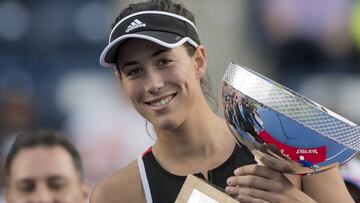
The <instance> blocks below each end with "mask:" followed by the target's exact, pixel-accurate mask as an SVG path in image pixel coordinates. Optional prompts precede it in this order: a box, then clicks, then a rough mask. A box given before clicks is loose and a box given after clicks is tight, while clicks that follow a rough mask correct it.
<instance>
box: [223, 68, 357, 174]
mask: <svg viewBox="0 0 360 203" xmlns="http://www.w3.org/2000/svg"><path fill="white" fill-rule="evenodd" d="M222 99H223V105H224V116H225V119H226V121H227V124H228V126H229V128H230V130H231V131H232V133H233V135H234V137H235V138H236V141H237V143H238V144H241V145H245V146H246V147H247V148H248V149H249V150H250V151H251V152H252V153H253V155H254V157H255V159H256V160H257V162H258V163H260V164H263V165H266V166H269V167H271V168H273V169H277V170H279V171H281V172H284V173H289V174H307V175H309V174H314V173H319V172H321V171H324V170H328V169H330V168H333V167H336V166H338V165H341V164H344V163H345V162H347V161H348V160H350V159H351V158H352V157H353V156H354V155H355V154H356V153H357V151H359V149H360V127H359V126H358V125H356V124H355V123H353V122H351V121H349V120H347V119H345V118H344V117H342V116H340V115H338V114H336V113H334V112H332V111H331V110H329V109H327V108H325V107H323V106H321V105H319V104H317V103H315V102H313V101H311V100H310V99H308V98H306V97H304V96H302V95H300V94H298V93H296V92H294V91H292V90H290V89H288V88H286V87H284V86H282V85H280V84H278V83H276V82H274V81H272V80H271V79H269V78H267V77H265V76H263V75H261V74H259V73H257V72H255V71H253V70H251V69H248V68H245V67H241V66H239V65H237V64H235V63H230V64H229V66H228V68H227V70H226V72H225V74H224V77H223V80H222Z"/></svg>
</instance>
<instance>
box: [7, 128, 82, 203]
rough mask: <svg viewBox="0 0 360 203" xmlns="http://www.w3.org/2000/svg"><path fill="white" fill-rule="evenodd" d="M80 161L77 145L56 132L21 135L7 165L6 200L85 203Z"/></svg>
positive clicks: (13, 201)
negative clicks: (75, 146)
mask: <svg viewBox="0 0 360 203" xmlns="http://www.w3.org/2000/svg"><path fill="white" fill-rule="evenodd" d="M88 194H89V187H88V186H87V184H86V183H85V182H84V174H83V168H82V163H81V158H80V155H79V153H78V151H77V150H76V149H75V148H74V146H73V145H72V144H71V143H70V142H69V141H68V140H67V139H66V138H65V137H64V136H63V135H61V134H58V133H57V132H53V131H48V130H47V131H44V130H43V131H26V132H22V133H20V134H19V135H18V136H17V137H16V139H15V141H14V143H13V145H12V146H11V149H10V152H9V154H8V155H7V157H6V162H5V198H6V201H7V202H8V203H25V202H29V203H30V202H33V203H36V202H39V203H40V202H54V203H85V202H87V201H88Z"/></svg>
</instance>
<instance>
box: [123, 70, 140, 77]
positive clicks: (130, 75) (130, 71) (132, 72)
mask: <svg viewBox="0 0 360 203" xmlns="http://www.w3.org/2000/svg"><path fill="white" fill-rule="evenodd" d="M141 72H142V70H141V68H134V69H131V70H129V71H128V72H127V73H126V76H129V77H135V76H137V75H139V74H140V73H141Z"/></svg>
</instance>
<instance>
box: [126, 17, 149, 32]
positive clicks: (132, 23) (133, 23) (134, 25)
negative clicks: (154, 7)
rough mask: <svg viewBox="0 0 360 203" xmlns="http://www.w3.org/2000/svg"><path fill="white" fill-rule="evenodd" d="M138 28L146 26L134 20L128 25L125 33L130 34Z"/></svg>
mask: <svg viewBox="0 0 360 203" xmlns="http://www.w3.org/2000/svg"><path fill="white" fill-rule="evenodd" d="M139 27H146V24H145V23H143V22H141V21H140V20H138V19H135V20H134V21H133V22H131V23H130V25H129V26H128V27H127V29H126V31H125V32H130V31H131V30H133V29H136V28H139Z"/></svg>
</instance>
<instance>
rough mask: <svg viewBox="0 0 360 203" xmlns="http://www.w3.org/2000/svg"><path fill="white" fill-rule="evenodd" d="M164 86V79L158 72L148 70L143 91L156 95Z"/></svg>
mask: <svg viewBox="0 0 360 203" xmlns="http://www.w3.org/2000/svg"><path fill="white" fill-rule="evenodd" d="M164 85H165V83H164V78H163V75H162V74H161V73H160V71H159V70H150V71H148V72H147V73H146V77H145V91H147V92H149V93H152V94H156V93H158V92H159V90H160V89H161V88H163V87H164Z"/></svg>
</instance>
